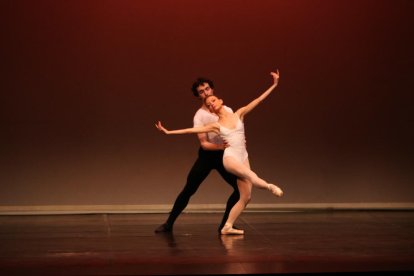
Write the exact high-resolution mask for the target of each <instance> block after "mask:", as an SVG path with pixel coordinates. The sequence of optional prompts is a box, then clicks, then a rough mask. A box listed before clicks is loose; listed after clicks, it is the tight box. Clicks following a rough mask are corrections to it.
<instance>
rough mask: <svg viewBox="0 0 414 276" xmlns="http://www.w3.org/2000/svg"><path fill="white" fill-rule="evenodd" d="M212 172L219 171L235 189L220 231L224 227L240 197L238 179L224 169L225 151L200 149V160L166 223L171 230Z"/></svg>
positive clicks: (191, 172) (228, 202)
mask: <svg viewBox="0 0 414 276" xmlns="http://www.w3.org/2000/svg"><path fill="white" fill-rule="evenodd" d="M212 170H217V172H218V173H219V174H220V175H221V177H223V179H224V180H225V181H226V182H227V183H228V184H229V185H230V186H231V187H232V188H233V193H232V194H231V195H230V197H229V198H228V200H227V204H226V210H225V211H224V216H223V219H222V221H221V224H220V226H219V230H220V229H221V228H222V227H223V226H224V224H225V222H226V221H227V218H228V216H229V213H230V210H231V208H232V207H233V206H234V204H236V202H237V201H238V200H239V197H240V194H239V189H238V188H237V178H236V176H234V175H232V174H230V173H229V172H227V171H226V170H225V169H224V166H223V151H205V150H203V149H202V148H200V149H199V151H198V158H197V160H196V161H195V163H194V165H193V167H192V168H191V170H190V172H189V173H188V176H187V183H186V184H185V186H184V188H183V190H182V191H181V192H180V194H179V195H178V196H177V199H176V200H175V203H174V206H173V208H172V210H171V212H170V215H169V216H168V219H167V222H166V223H167V225H168V226H169V227H170V228H172V227H173V225H174V222H175V220H176V219H177V217H178V216H179V215H180V214H181V212H182V211H183V210H184V209H185V207H187V204H188V202H189V201H190V198H191V196H192V195H194V194H195V192H196V191H197V189H198V187H200V185H201V183H202V182H203V181H204V180H205V179H206V177H207V176H208V175H209V174H210V172H211V171H212Z"/></svg>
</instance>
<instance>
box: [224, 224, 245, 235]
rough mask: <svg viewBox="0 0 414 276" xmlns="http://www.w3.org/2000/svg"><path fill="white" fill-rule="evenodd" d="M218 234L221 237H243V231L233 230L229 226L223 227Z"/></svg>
mask: <svg viewBox="0 0 414 276" xmlns="http://www.w3.org/2000/svg"><path fill="white" fill-rule="evenodd" d="M220 232H221V234H222V235H243V234H244V230H240V229H234V228H233V227H230V226H224V227H223V228H222V229H221V231H220Z"/></svg>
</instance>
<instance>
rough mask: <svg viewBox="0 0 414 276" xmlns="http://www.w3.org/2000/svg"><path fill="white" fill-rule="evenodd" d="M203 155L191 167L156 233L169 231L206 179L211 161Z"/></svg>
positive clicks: (210, 167)
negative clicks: (185, 181) (167, 214)
mask: <svg viewBox="0 0 414 276" xmlns="http://www.w3.org/2000/svg"><path fill="white" fill-rule="evenodd" d="M208 161H209V160H206V158H204V157H203V156H200V155H199V157H198V159H197V160H196V161H195V163H194V165H193V167H192V168H191V170H190V172H189V173H188V176H187V183H186V184H185V186H184V188H183V190H182V191H181V192H180V194H179V195H178V196H177V199H176V200H175V203H174V206H173V208H172V209H171V212H170V214H169V216H168V219H167V221H166V222H165V223H164V224H162V225H160V226H159V227H158V228H157V229H155V232H156V233H161V232H171V231H172V229H173V226H174V222H175V220H176V219H177V217H178V216H179V215H180V214H181V212H182V211H183V210H184V209H185V207H187V204H188V202H189V201H190V197H191V196H192V195H193V194H194V193H195V192H196V191H197V189H198V187H200V185H201V183H202V182H203V181H204V179H206V177H207V176H208V175H209V173H210V172H211V170H212V166H211V165H212V164H211V162H208Z"/></svg>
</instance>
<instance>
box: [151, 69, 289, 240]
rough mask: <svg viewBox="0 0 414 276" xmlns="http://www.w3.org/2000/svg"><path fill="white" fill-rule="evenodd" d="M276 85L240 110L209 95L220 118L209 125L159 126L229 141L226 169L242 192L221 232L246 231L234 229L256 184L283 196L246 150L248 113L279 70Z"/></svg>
mask: <svg viewBox="0 0 414 276" xmlns="http://www.w3.org/2000/svg"><path fill="white" fill-rule="evenodd" d="M271 76H272V77H273V84H272V85H271V86H270V87H269V88H268V89H267V90H266V91H265V92H263V93H262V94H261V95H260V96H259V97H258V98H256V99H254V100H253V101H252V102H250V103H249V104H247V105H246V106H243V107H241V108H239V109H238V110H237V111H236V112H234V113H233V112H231V110H229V109H227V108H225V106H224V104H223V103H224V102H223V100H222V99H219V98H218V97H216V96H214V95H208V96H206V97H205V98H204V103H205V105H206V106H207V107H208V108H209V109H210V112H213V113H214V114H216V115H217V116H218V121H217V122H213V123H210V124H207V125H205V126H200V127H193V128H185V129H178V130H167V129H166V128H165V127H163V126H162V124H161V122H160V121H158V122H157V124H156V127H157V128H158V129H159V130H160V131H162V132H164V133H165V134H191V133H208V132H214V133H217V134H218V135H220V137H222V139H223V140H224V141H225V142H226V148H225V150H224V155H223V165H224V168H225V169H226V170H227V171H228V172H230V173H232V174H234V175H236V176H237V186H238V188H239V192H240V199H239V201H238V202H237V203H236V204H235V205H234V206H233V208H232V209H231V211H230V214H229V216H228V219H227V221H226V223H225V225H224V227H223V228H222V229H221V234H225V235H228V234H244V231H243V230H241V229H235V228H233V224H234V222H235V221H236V219H237V218H238V217H239V215H240V214H241V213H242V211H243V210H244V209H245V208H246V206H247V204H248V203H249V201H250V198H251V191H252V186H253V185H254V186H255V187H257V188H260V189H267V190H269V191H271V192H272V193H273V194H274V195H276V196H279V197H280V196H282V195H283V191H282V190H281V189H280V188H279V187H278V186H276V185H274V184H271V183H268V182H266V181H265V180H263V179H261V178H260V177H258V176H257V174H256V173H255V172H253V171H252V170H251V169H250V163H249V158H248V153H247V150H246V140H245V129H244V123H243V121H244V116H245V115H246V114H248V113H249V112H250V111H252V110H253V109H254V108H255V107H256V106H257V105H258V104H259V103H261V102H262V101H263V100H264V99H265V98H266V97H267V96H269V95H270V93H271V92H272V91H273V90H274V89H275V88H276V86H277V85H278V82H279V72H278V71H276V72H271Z"/></svg>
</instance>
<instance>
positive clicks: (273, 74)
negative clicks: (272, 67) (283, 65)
mask: <svg viewBox="0 0 414 276" xmlns="http://www.w3.org/2000/svg"><path fill="white" fill-rule="evenodd" d="M270 75H272V77H273V84H274V85H277V83H278V82H279V70H276V73H275V72H271V73H270Z"/></svg>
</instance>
